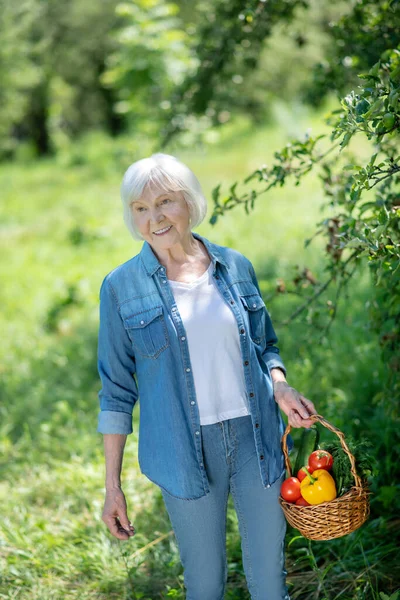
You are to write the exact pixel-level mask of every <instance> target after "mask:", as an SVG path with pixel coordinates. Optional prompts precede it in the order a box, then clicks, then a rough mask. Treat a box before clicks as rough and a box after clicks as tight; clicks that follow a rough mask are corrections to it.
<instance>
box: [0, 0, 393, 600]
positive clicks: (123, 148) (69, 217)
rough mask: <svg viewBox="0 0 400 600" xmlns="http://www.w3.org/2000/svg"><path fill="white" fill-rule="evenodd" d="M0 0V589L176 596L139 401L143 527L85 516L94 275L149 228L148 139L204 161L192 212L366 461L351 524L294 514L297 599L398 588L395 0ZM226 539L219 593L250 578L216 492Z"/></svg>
mask: <svg viewBox="0 0 400 600" xmlns="http://www.w3.org/2000/svg"><path fill="white" fill-rule="evenodd" d="M0 8H1V14H2V19H1V21H0V81H1V82H2V83H1V88H0V99H1V106H2V111H1V112H0V161H1V162H0V190H1V206H0V223H1V237H0V244H1V255H2V267H1V271H2V281H3V285H2V286H1V288H0V299H1V304H2V308H3V310H2V313H1V317H0V319H1V330H2V332H3V340H4V342H3V344H2V349H1V354H0V356H1V360H0V370H1V380H0V401H1V402H0V450H1V451H0V469H1V478H0V498H1V502H2V508H3V510H2V518H1V519H0V595H1V598H7V599H8V598H10V599H11V598H24V599H25V598H26V599H28V598H29V599H33V598H34V599H40V600H47V599H49V600H50V599H54V598H80V599H81V598H82V599H89V598H93V599H100V598H107V599H110V598H129V599H136V598H141V599H151V600H154V599H156V598H167V597H168V598H169V597H170V598H184V587H183V576H182V568H181V565H180V562H179V555H178V549H177V546H176V542H175V538H174V536H173V535H172V532H171V528H170V524H169V521H168V517H167V514H166V512H165V509H164V506H163V503H162V498H161V496H160V495H159V494H157V492H156V488H155V486H154V485H153V484H151V483H150V482H148V481H147V480H146V478H145V477H144V476H142V475H141V473H140V469H139V465H138V461H137V432H138V419H139V414H140V404H139V405H138V407H136V408H135V411H134V433H133V435H132V436H130V437H129V438H128V444H127V448H126V452H125V459H124V471H123V479H122V480H123V489H124V491H125V494H126V497H127V501H128V508H129V515H130V518H131V520H132V521H133V523H134V524H135V526H136V529H137V534H136V536H135V537H134V538H133V539H131V540H130V541H129V542H127V543H125V544H124V543H122V542H119V541H118V540H116V539H113V538H111V536H110V535H109V534H108V532H107V531H106V530H105V526H104V524H103V523H102V521H101V519H100V516H101V511H102V502H103V496H104V488H103V484H104V464H103V463H104V459H103V453H102V450H103V448H102V439H101V436H100V434H97V433H96V426H97V412H98V400H97V392H98V389H99V385H100V383H99V378H98V374H97V368H96V350H97V326H98V290H99V287H100V283H101V281H102V279H103V277H104V275H105V274H106V273H108V272H109V271H110V270H111V269H112V268H114V267H115V266H116V265H118V264H120V263H121V262H124V261H125V260H127V259H128V258H130V257H131V256H133V255H134V254H137V253H138V252H139V251H140V248H141V243H138V242H132V239H130V238H129V235H128V232H127V231H125V230H124V227H123V222H122V219H121V216H122V214H121V212H120V207H119V198H118V196H119V185H120V181H121V178H122V175H123V173H124V171H125V169H126V168H127V167H128V166H129V164H131V163H132V162H133V161H134V160H137V159H139V158H142V157H143V156H148V155H149V154H150V153H151V152H154V151H159V150H162V151H164V152H168V153H171V154H175V155H177V156H178V157H179V158H181V160H183V161H184V162H186V163H187V164H188V165H189V166H190V167H191V168H192V169H193V170H194V172H195V173H196V174H197V175H198V177H199V179H200V181H201V183H202V185H203V188H204V191H205V193H206V195H207V197H208V199H209V214H208V217H207V218H206V220H205V222H204V223H203V224H202V225H201V226H200V228H199V232H200V233H201V234H202V235H205V236H206V237H208V238H210V239H211V240H212V241H214V242H216V243H220V244H223V245H229V246H231V247H235V248H236V249H238V250H239V251H241V252H243V253H244V254H245V255H246V256H248V258H250V260H252V262H253V264H254V265H255V267H256V271H257V275H258V277H259V281H260V287H261V290H262V293H263V295H264V298H265V300H266V304H267V306H268V308H269V310H270V312H271V315H272V319H273V321H274V324H275V328H276V330H277V332H278V336H279V340H280V348H281V353H282V355H283V358H284V361H285V363H286V365H287V367H288V381H289V382H290V383H291V385H293V386H294V387H296V388H297V389H299V390H300V391H301V392H302V393H304V394H305V395H306V396H307V397H309V398H311V399H312V400H313V401H314V403H315V404H316V406H317V408H318V411H319V413H320V414H323V415H324V416H325V417H326V418H327V419H328V420H330V421H331V422H333V423H334V424H335V425H336V426H337V427H339V428H340V429H341V430H342V431H343V432H344V433H345V435H346V436H351V437H352V438H353V439H355V440H361V439H362V438H364V439H367V440H369V441H370V442H371V444H372V446H371V452H373V454H374V456H375V457H376V459H377V462H378V470H377V472H376V474H375V475H374V477H373V479H372V480H371V482H370V485H371V491H372V496H371V517H370V519H369V521H368V522H367V523H366V524H365V525H363V526H362V527H361V529H359V530H357V531H355V532H353V533H352V534H350V535H348V536H345V537H344V538H339V539H337V540H332V541H330V542H309V541H307V540H305V539H304V538H302V537H301V536H299V535H298V532H297V531H295V530H293V529H291V528H290V527H289V528H288V534H287V570H288V583H289V586H290V594H291V597H292V599H293V600H297V599H301V600H303V599H304V600H305V599H307V600H310V599H315V600H334V599H336V598H340V599H341V600H347V599H357V600H358V599H359V600H364V599H373V600H375V599H378V600H385V598H391V599H392V600H395V598H397V590H398V588H399V587H400V576H399V565H398V559H397V556H398V554H397V553H398V545H399V542H400V539H399V538H400V535H399V531H400V528H399V518H398V514H399V509H400V503H399V491H400V484H399V472H400V469H399V466H398V453H399V448H400V439H399V410H398V408H399V400H400V385H399V371H400V348H399V346H400V344H399V340H400V283H399V282H400V230H399V216H400V195H399V172H400V156H399V149H398V131H399V123H400V115H399V113H400V107H399V98H400V48H399V31H400V16H399V15H400V7H399V2H398V1H396V0H385V1H384V0H375V1H372V0H357V1H356V0H351V1H350V2H349V1H346V2H345V1H343V2H337V3H332V2H328V1H327V0H322V1H317V0H264V1H261V0H257V1H255V0H251V1H246V2H238V1H236V0H230V1H229V2H228V1H227V0H217V1H214V2H211V1H208V0H204V1H200V0H194V1H192V2H188V1H187V0H181V1H179V2H174V3H173V2H166V1H164V0H137V1H135V2H130V1H129V2H122V3H121V2H118V1H117V0H101V2H92V1H88V2H86V3H81V2H77V0H68V1H67V2H63V3H59V2H55V1H54V0H22V1H21V2H19V3H16V2H11V0H0ZM321 213H323V214H322V217H321ZM244 216H245V217H246V218H243V217H244ZM124 231H125V233H124ZM300 433H301V432H300V431H294V432H293V435H294V438H295V442H296V441H297V440H298V439H299V435H300ZM321 435H324V432H321ZM227 544H228V561H229V576H228V586H227V593H226V596H227V598H230V599H236V600H241V599H246V598H248V597H249V595H248V592H247V588H246V584H245V580H244V574H243V568H242V561H241V552H240V537H239V532H238V527H237V519H236V515H235V513H234V510H233V504H232V502H231V499H230V505H229V512H228V540H227Z"/></svg>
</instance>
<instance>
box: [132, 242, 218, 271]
mask: <svg viewBox="0 0 400 600" xmlns="http://www.w3.org/2000/svg"><path fill="white" fill-rule="evenodd" d="M192 235H193V237H195V238H196V239H198V240H200V241H201V242H203V244H204V245H205V247H206V249H207V251H208V254H209V255H210V258H211V260H212V262H213V265H214V269H213V270H215V269H216V263H217V262H220V263H221V264H222V265H224V266H225V267H226V268H227V269H229V265H228V263H227V261H226V260H225V258H224V257H223V256H222V253H221V251H220V250H219V249H218V247H217V245H216V244H213V243H212V242H210V241H209V240H207V238H205V237H203V236H201V235H200V234H199V233H195V232H194V231H192ZM140 257H141V259H142V262H143V265H144V267H145V269H146V271H147V274H148V275H149V276H151V275H153V274H154V273H155V272H156V271H157V269H160V268H161V267H162V266H163V265H162V264H161V263H160V262H159V260H158V259H157V257H156V255H155V254H154V252H153V249H152V247H151V246H150V244H149V243H148V242H147V241H145V242H144V244H143V246H142V249H141V251H140Z"/></svg>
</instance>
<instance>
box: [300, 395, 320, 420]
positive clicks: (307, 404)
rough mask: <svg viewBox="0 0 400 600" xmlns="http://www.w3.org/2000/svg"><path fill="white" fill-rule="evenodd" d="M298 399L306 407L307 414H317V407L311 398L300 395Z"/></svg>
mask: <svg viewBox="0 0 400 600" xmlns="http://www.w3.org/2000/svg"><path fill="white" fill-rule="evenodd" d="M300 401H301V402H302V404H303V405H304V406H305V407H306V408H307V410H308V411H309V414H311V415H316V414H317V409H316V408H315V406H314V404H313V403H312V402H311V400H309V399H308V398H306V397H305V396H300ZM307 416H308V415H307Z"/></svg>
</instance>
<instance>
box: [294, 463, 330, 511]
mask: <svg viewBox="0 0 400 600" xmlns="http://www.w3.org/2000/svg"><path fill="white" fill-rule="evenodd" d="M304 471H305V472H306V474H307V477H304V479H303V481H302V482H301V483H300V493H301V495H302V496H303V498H304V500H307V502H308V503H309V504H321V503H322V502H329V501H330V500H333V499H334V498H336V486H335V480H334V479H333V477H332V475H331V474H330V473H328V471H326V470H325V469H316V470H315V471H314V472H313V473H312V475H311V473H310V472H309V471H308V469H307V468H306V467H305V468H304Z"/></svg>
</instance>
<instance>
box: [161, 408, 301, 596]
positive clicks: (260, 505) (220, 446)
mask: <svg viewBox="0 0 400 600" xmlns="http://www.w3.org/2000/svg"><path fill="white" fill-rule="evenodd" d="M201 435H202V442H203V454H204V466H205V469H206V471H207V475H208V477H209V481H210V487H211V491H210V493H209V494H207V496H205V497H203V498H198V499H195V500H184V499H181V498H175V497H174V496H172V495H171V494H169V493H168V492H166V491H165V490H164V489H161V488H160V489H161V493H162V496H163V499H164V503H165V507H166V509H167V512H168V515H169V518H170V520H171V524H172V528H173V530H174V533H175V536H176V539H177V543H178V548H179V554H180V559H181V562H182V565H183V570H184V582H185V587H186V593H187V595H186V600H223V598H224V591H225V585H226V581H227V575H228V565H227V558H226V514H227V503H228V495H229V492H231V494H232V497H233V502H234V506H235V510H236V514H237V517H238V524H239V531H240V536H241V547H242V560H243V568H244V572H245V576H246V582H247V586H248V589H249V592H250V594H251V598H252V600H289V595H288V591H287V587H286V575H287V572H286V569H285V532H286V521H285V517H284V514H283V511H282V509H281V507H280V504H279V502H278V497H279V493H280V487H281V483H282V481H283V479H284V478H285V473H284V472H283V473H282V475H281V477H280V478H279V479H278V480H277V481H276V482H275V483H274V484H273V485H272V486H271V487H269V488H264V487H263V485H262V482H261V476H260V470H259V465H258V461H257V454H256V447H255V442H254V435H253V429H252V424H251V416H250V415H247V416H244V417H237V418H234V419H228V420H226V421H222V422H219V423H213V424H212V425H202V426H201Z"/></svg>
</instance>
